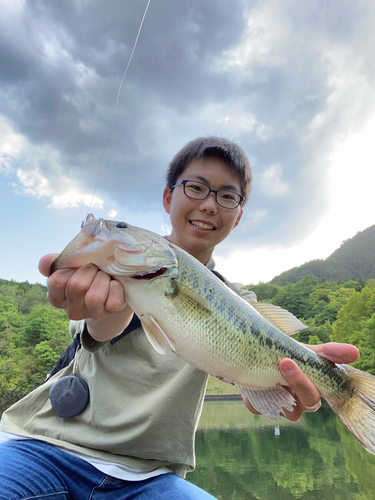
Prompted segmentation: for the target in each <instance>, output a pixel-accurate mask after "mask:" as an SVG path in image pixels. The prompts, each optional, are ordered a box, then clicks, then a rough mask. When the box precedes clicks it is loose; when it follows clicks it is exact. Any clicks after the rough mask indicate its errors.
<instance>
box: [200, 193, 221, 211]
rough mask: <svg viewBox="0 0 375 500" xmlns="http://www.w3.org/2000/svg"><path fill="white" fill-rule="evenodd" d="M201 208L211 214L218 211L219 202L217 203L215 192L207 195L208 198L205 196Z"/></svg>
mask: <svg viewBox="0 0 375 500" xmlns="http://www.w3.org/2000/svg"><path fill="white" fill-rule="evenodd" d="M199 210H200V211H201V212H207V213H210V214H216V213H217V203H216V198H215V193H210V194H209V195H208V196H207V198H205V199H204V200H202V201H201V202H200V204H199Z"/></svg>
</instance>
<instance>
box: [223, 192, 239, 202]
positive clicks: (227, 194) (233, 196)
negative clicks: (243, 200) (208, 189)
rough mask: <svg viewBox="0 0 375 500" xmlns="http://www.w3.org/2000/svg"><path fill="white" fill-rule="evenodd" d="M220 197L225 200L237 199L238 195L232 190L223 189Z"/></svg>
mask: <svg viewBox="0 0 375 500" xmlns="http://www.w3.org/2000/svg"><path fill="white" fill-rule="evenodd" d="M220 197H221V198H223V199H224V200H231V201H237V199H238V196H237V195H236V194H235V193H231V192H230V191H221V192H220Z"/></svg>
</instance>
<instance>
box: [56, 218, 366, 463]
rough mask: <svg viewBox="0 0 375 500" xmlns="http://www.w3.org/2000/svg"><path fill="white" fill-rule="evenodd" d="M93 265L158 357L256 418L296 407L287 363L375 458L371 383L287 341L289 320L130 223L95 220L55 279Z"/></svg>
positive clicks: (65, 255) (59, 260)
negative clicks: (206, 378) (214, 382)
mask: <svg viewBox="0 0 375 500" xmlns="http://www.w3.org/2000/svg"><path fill="white" fill-rule="evenodd" d="M88 263H93V264H95V265H97V266H98V267H99V268H100V269H102V270H103V271H104V272H107V273H108V274H110V275H111V276H113V277H114V278H115V279H117V280H118V281H119V282H120V283H121V284H122V285H123V288H124V294H125V299H126V300H127V301H128V303H129V304H130V306H131V307H132V308H133V310H134V311H135V313H136V314H137V316H138V317H139V318H140V320H141V322H142V325H143V328H144V331H145V333H146V335H147V338H148V340H149V341H150V343H151V344H152V346H153V347H154V348H155V349H156V350H157V351H158V352H160V353H161V354H163V353H165V350H166V349H170V350H172V351H173V352H175V353H176V354H177V355H178V356H180V357H181V358H183V359H184V360H186V361H187V362H188V363H190V364H192V365H194V366H196V367H198V368H199V369H201V370H204V371H206V372H208V373H210V374H211V375H215V376H217V377H219V378H221V379H224V380H226V381H228V382H231V383H234V384H235V385H236V386H237V387H238V388H239V390H240V391H241V392H242V394H244V396H245V397H247V399H248V400H249V401H250V403H251V404H252V405H253V406H254V407H255V408H256V409H257V410H258V411H259V412H260V413H262V414H264V415H266V416H268V417H270V418H274V419H277V418H280V414H285V410H289V411H292V410H293V404H295V401H294V398H293V397H292V396H291V395H290V393H289V392H288V391H286V389H285V388H284V387H283V386H285V385H286V381H285V380H284V379H283V377H282V376H281V373H280V371H279V368H278V363H279V361H280V360H281V359H283V358H285V357H288V358H291V359H293V360H294V361H295V362H296V363H297V364H298V365H299V366H300V368H301V369H302V371H303V372H304V373H305V374H306V375H307V376H308V377H309V378H310V380H311V381H312V382H313V383H314V384H315V385H316V387H317V388H318V390H319V391H320V393H321V394H322V396H323V397H324V398H325V399H326V400H327V402H328V404H329V405H330V406H331V408H332V409H333V410H334V411H335V412H336V413H337V414H338V416H339V417H340V419H341V420H342V422H343V423H344V424H345V425H346V427H347V428H348V430H349V431H350V432H351V433H352V434H353V436H354V437H355V438H356V439H357V440H358V441H359V442H360V443H361V444H362V445H363V446H364V448H365V449H366V450H368V451H369V452H371V453H375V377H373V376H372V375H369V374H367V373H364V372H361V371H359V370H356V369H354V368H352V367H349V366H346V365H336V364H334V363H331V362H330V361H328V360H327V359H325V358H322V357H320V356H318V355H317V354H316V353H314V352H313V351H311V350H310V349H308V348H307V347H305V346H303V345H302V344H299V343H298V342H296V341H295V340H293V339H292V338H290V337H289V336H287V335H285V334H284V333H282V332H281V331H280V330H279V328H277V327H276V326H275V324H280V325H283V328H284V329H285V331H288V332H289V333H290V332H292V331H296V330H295V321H297V322H298V320H296V319H295V318H293V319H291V315H290V313H287V312H286V311H283V310H281V309H280V308H277V307H275V306H271V305H266V304H259V305H256V304H254V305H250V304H249V303H248V302H246V301H245V300H243V299H242V298H241V297H239V296H238V295H237V294H235V293H234V292H233V291H232V290H230V289H229V288H228V287H227V286H226V285H225V284H224V283H222V282H221V281H220V280H219V279H218V278H217V277H216V276H214V275H213V274H212V273H211V272H210V271H209V270H208V269H207V268H206V267H205V266H203V265H202V264H201V263H200V262H198V261H197V260H196V259H194V257H192V256H191V255H189V254H188V253H186V252H185V251H184V250H182V249H180V248H178V247H177V246H175V245H174V244H172V243H170V242H168V240H166V239H165V238H163V237H161V236H159V235H156V234H154V233H152V232H150V231H147V230H144V229H141V228H137V227H133V226H130V225H129V224H126V223H121V224H120V225H119V227H117V222H116V221H105V220H103V219H99V220H96V219H95V217H94V216H93V215H91V214H90V215H89V216H88V218H87V220H86V223H85V224H84V225H83V227H82V230H81V232H80V233H79V234H78V235H77V236H76V238H74V240H73V241H72V242H71V243H70V244H69V245H68V246H67V247H66V249H65V250H64V251H63V252H62V253H61V254H60V256H59V257H58V258H57V259H56V261H55V262H54V264H53V266H52V272H53V271H54V270H56V269H60V268H64V267H68V268H74V267H79V266H81V265H84V264H88ZM260 306H262V307H260ZM257 308H258V309H259V310H257ZM266 318H268V319H266ZM270 318H272V319H270ZM300 329H301V327H300Z"/></svg>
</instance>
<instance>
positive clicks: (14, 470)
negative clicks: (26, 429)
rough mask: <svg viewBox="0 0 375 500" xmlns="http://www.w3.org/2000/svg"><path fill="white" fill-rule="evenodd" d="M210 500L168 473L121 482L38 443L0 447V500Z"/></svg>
mask: <svg viewBox="0 0 375 500" xmlns="http://www.w3.org/2000/svg"><path fill="white" fill-rule="evenodd" d="M28 499H40V500H130V499H132V500H133V499H137V500H214V497H212V496H211V495H209V494H208V493H206V492H204V491H203V490H201V489H200V488H198V487H197V486H194V485H192V484H190V483H188V482H187V481H185V480H184V479H182V478H181V477H179V476H176V475H175V474H173V473H167V474H162V475H160V476H156V477H153V478H150V479H146V480H144V481H124V480H122V479H116V478H114V477H111V476H107V475H106V474H104V473H102V472H100V471H99V470H97V469H96V468H95V467H93V466H92V465H91V464H89V463H88V462H86V461H85V460H82V459H80V458H78V457H75V456H72V455H70V454H69V453H66V452H64V451H62V450H60V449H59V448H56V447H54V446H51V445H49V444H48V443H44V442H43V441H38V440H34V439H32V440H21V441H9V442H6V443H2V444H1V445H0V500H28Z"/></svg>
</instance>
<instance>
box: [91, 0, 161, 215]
mask: <svg viewBox="0 0 375 500" xmlns="http://www.w3.org/2000/svg"><path fill="white" fill-rule="evenodd" d="M150 2H151V0H148V2H147V5H146V8H145V11H144V13H143V16H142V20H141V24H140V25H139V28H138V33H137V36H136V37H135V41H134V45H133V49H132V51H131V54H130V57H129V61H128V64H127V66H126V68H125V71H124V74H123V76H122V79H121V82H120V85H119V88H118V92H117V99H116V105H115V109H114V111H113V116H112V121H111V123H110V125H109V130H108V134H107V138H106V140H105V143H104V148H103V153H102V157H101V160H100V166H99V172H98V177H97V179H96V184H95V189H94V193H93V195H92V198H91V201H90V205H89V207H88V209H87V212H86V216H85V219H86V217H87V215H88V213H89V211H90V209H91V205H92V204H93V201H94V198H95V195H96V191H97V189H98V185H99V179H100V175H101V173H102V167H103V160H104V154H105V151H106V148H107V144H108V140H109V137H110V135H111V132H112V127H113V123H114V121H115V113H116V110H117V107H118V103H119V100H120V94H121V89H122V85H123V83H124V80H125V77H126V74H127V72H128V69H129V66H130V63H131V62H132V59H133V55H134V52H135V49H136V47H137V43H138V38H139V35H140V34H141V31H142V26H143V22H144V20H145V17H146V14H147V11H148V7H149V5H150Z"/></svg>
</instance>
